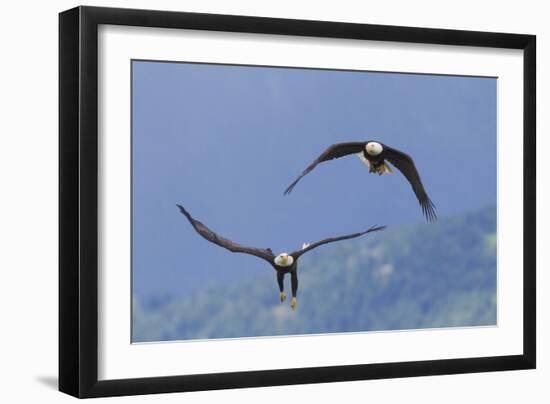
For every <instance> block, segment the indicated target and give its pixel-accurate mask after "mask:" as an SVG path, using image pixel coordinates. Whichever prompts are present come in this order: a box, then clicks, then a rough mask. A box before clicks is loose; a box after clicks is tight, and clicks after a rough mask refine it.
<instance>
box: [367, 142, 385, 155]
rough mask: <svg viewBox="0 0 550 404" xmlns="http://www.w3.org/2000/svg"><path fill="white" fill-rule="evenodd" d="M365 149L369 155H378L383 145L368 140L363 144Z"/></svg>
mask: <svg viewBox="0 0 550 404" xmlns="http://www.w3.org/2000/svg"><path fill="white" fill-rule="evenodd" d="M365 150H366V151H367V153H368V154H369V155H371V156H378V155H379V154H380V153H382V150H383V147H382V145H381V144H380V143H378V142H368V143H367V144H366V146H365Z"/></svg>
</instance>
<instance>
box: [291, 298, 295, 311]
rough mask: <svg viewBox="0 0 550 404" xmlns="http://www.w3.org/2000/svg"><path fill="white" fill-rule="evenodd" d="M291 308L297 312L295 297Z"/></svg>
mask: <svg viewBox="0 0 550 404" xmlns="http://www.w3.org/2000/svg"><path fill="white" fill-rule="evenodd" d="M290 307H292V310H296V298H295V297H293V298H292V300H291V301H290Z"/></svg>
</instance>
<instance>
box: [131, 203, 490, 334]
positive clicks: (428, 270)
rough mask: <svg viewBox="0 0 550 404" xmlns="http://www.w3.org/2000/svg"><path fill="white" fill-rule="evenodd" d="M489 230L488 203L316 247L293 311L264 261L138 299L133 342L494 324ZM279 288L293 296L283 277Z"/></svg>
mask: <svg viewBox="0 0 550 404" xmlns="http://www.w3.org/2000/svg"><path fill="white" fill-rule="evenodd" d="M495 232H496V209H495V208H494V207H492V208H486V209H483V210H480V211H476V212H471V213H467V214H463V215H458V216H453V217H449V218H442V219H440V220H439V221H438V222H436V223H435V224H418V225H415V226H408V227H403V228H393V229H387V230H386V231H384V232H381V233H378V234H373V235H369V236H366V237H364V238H361V239H358V240H352V241H348V242H341V243H336V244H333V245H330V246H325V247H321V248H319V249H318V250H315V251H314V252H312V253H309V254H308V255H306V256H304V257H302V259H301V260H300V269H299V271H300V285H299V290H298V309H297V310H296V311H295V312H293V311H292V310H291V309H290V307H289V302H288V301H286V302H285V303H280V302H279V300H278V288H277V284H276V281H275V272H274V271H273V270H271V269H270V268H268V267H266V272H265V273H264V274H261V275H258V276H257V277H254V278H253V279H249V280H246V281H243V282H241V283H238V284H236V285H232V286H231V287H226V288H213V289H209V290H204V291H202V292H199V293H197V294H195V295H193V296H189V297H187V298H182V299H171V298H164V300H162V299H161V300H158V301H157V302H156V303H155V304H151V303H150V302H147V303H142V302H140V301H139V300H138V299H135V300H134V318H133V320H134V321H133V327H134V329H133V339H134V341H136V342H137V341H157V340H176V339H196V338H228V337H243V336H261V335H282V334H306V333H328V332H350V331H369V330H388V329H407V328H427V327H446V326H447V327H448V326H476V325H492V324H495V323H496V233H495ZM228 259H230V255H228ZM220 270H227V269H226V268H220ZM285 288H286V289H287V295H288V296H290V284H289V279H288V277H287V279H286V284H285Z"/></svg>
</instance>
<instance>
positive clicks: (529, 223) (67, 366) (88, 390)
mask: <svg viewBox="0 0 550 404" xmlns="http://www.w3.org/2000/svg"><path fill="white" fill-rule="evenodd" d="M100 24H114V25H126V26H141V27H162V28H181V29H196V30H210V31H226V32H244V33H260V34H278V35H295V36H309V37H324V38H345V39H359V40H380V41H395V42H406V43H428V44H440V45H449V46H453V45H464V46H476V47H486V48H510V49H520V50H523V61H524V65H523V66H524V77H523V80H524V89H523V105H524V109H523V113H524V118H523V119H524V122H523V141H524V166H523V181H524V189H523V201H524V212H523V218H524V229H523V231H524V234H523V243H524V244H523V248H524V250H523V251H524V261H523V354H521V355H511V356H495V357H482V358H466V359H445V360H426V361H415V362H400V363H380V364H364V365H350V366H331V367H314V368H295V369H281V370H262V371H247V372H232V373H217V374H203V375H200V374H197V375H181V376H170V377H148V378H138V379H121V380H106V381H99V380H98V376H97V374H98V373H97V371H98V322H97V318H98V268H97V265H98V142H97V132H98V122H97V121H98V104H97V102H98V66H97V62H98V54H97V52H98V26H99V25H100ZM535 60H536V37H535V36H534V35H520V34H506V33H491V32H473V31H459V30H443V29H426V28H411V27H397V26H383V25H370V24H351V23H339V22H325V21H309V20H290V19H279V18H262V17H245V16H230V15H215V14H198V13H185V12H167V11H151V10H133V9H115V8H98V7H77V8H73V9H71V10H67V11H64V12H62V13H60V15H59V218H60V219H59V390H60V391H62V392H65V393H67V394H70V395H73V396H75V397H80V398H85V397H103V396H120V395H134V394H149V393H167V392H183V391H196V390H212V389H226V388H243V387H260V386H274V385H291V384H301V383H324V382H336V381H350V380H363V379H381V378H396V377H411V376H426V375H441V374H457V373H469V372H488V371H501V370H513V369H533V368H535V366H536V288H535V285H536V258H535V257H536V223H535V219H536V217H535V211H536V202H535V192H536V169H535V166H536V161H535V156H536V155H535V147H536V139H535V135H536V133H535V120H536V112H535V110H536V108H535V103H536V68H535V66H536V63H535Z"/></svg>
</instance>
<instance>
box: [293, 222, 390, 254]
mask: <svg viewBox="0 0 550 404" xmlns="http://www.w3.org/2000/svg"><path fill="white" fill-rule="evenodd" d="M385 228H386V226H372V227H371V228H370V229H368V230H365V231H362V232H359V233H353V234H346V235H345V236H339V237H329V238H326V239H324V240H321V241H318V242H316V243H311V244H309V245H308V246H307V247H305V248H303V249H301V250H298V251H294V252H293V253H292V254H290V255H292V257H293V258H294V259H295V260H296V259H297V258H298V257H299V256H300V255H302V254H304V253H306V252H308V251H311V250H313V249H314V248H317V247H319V246H322V245H323V244H328V243H334V242H335V241H340V240H349V239H351V238H355V237H359V236H362V235H364V234H367V233H372V232H374V231H380V230H384V229H385Z"/></svg>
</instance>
